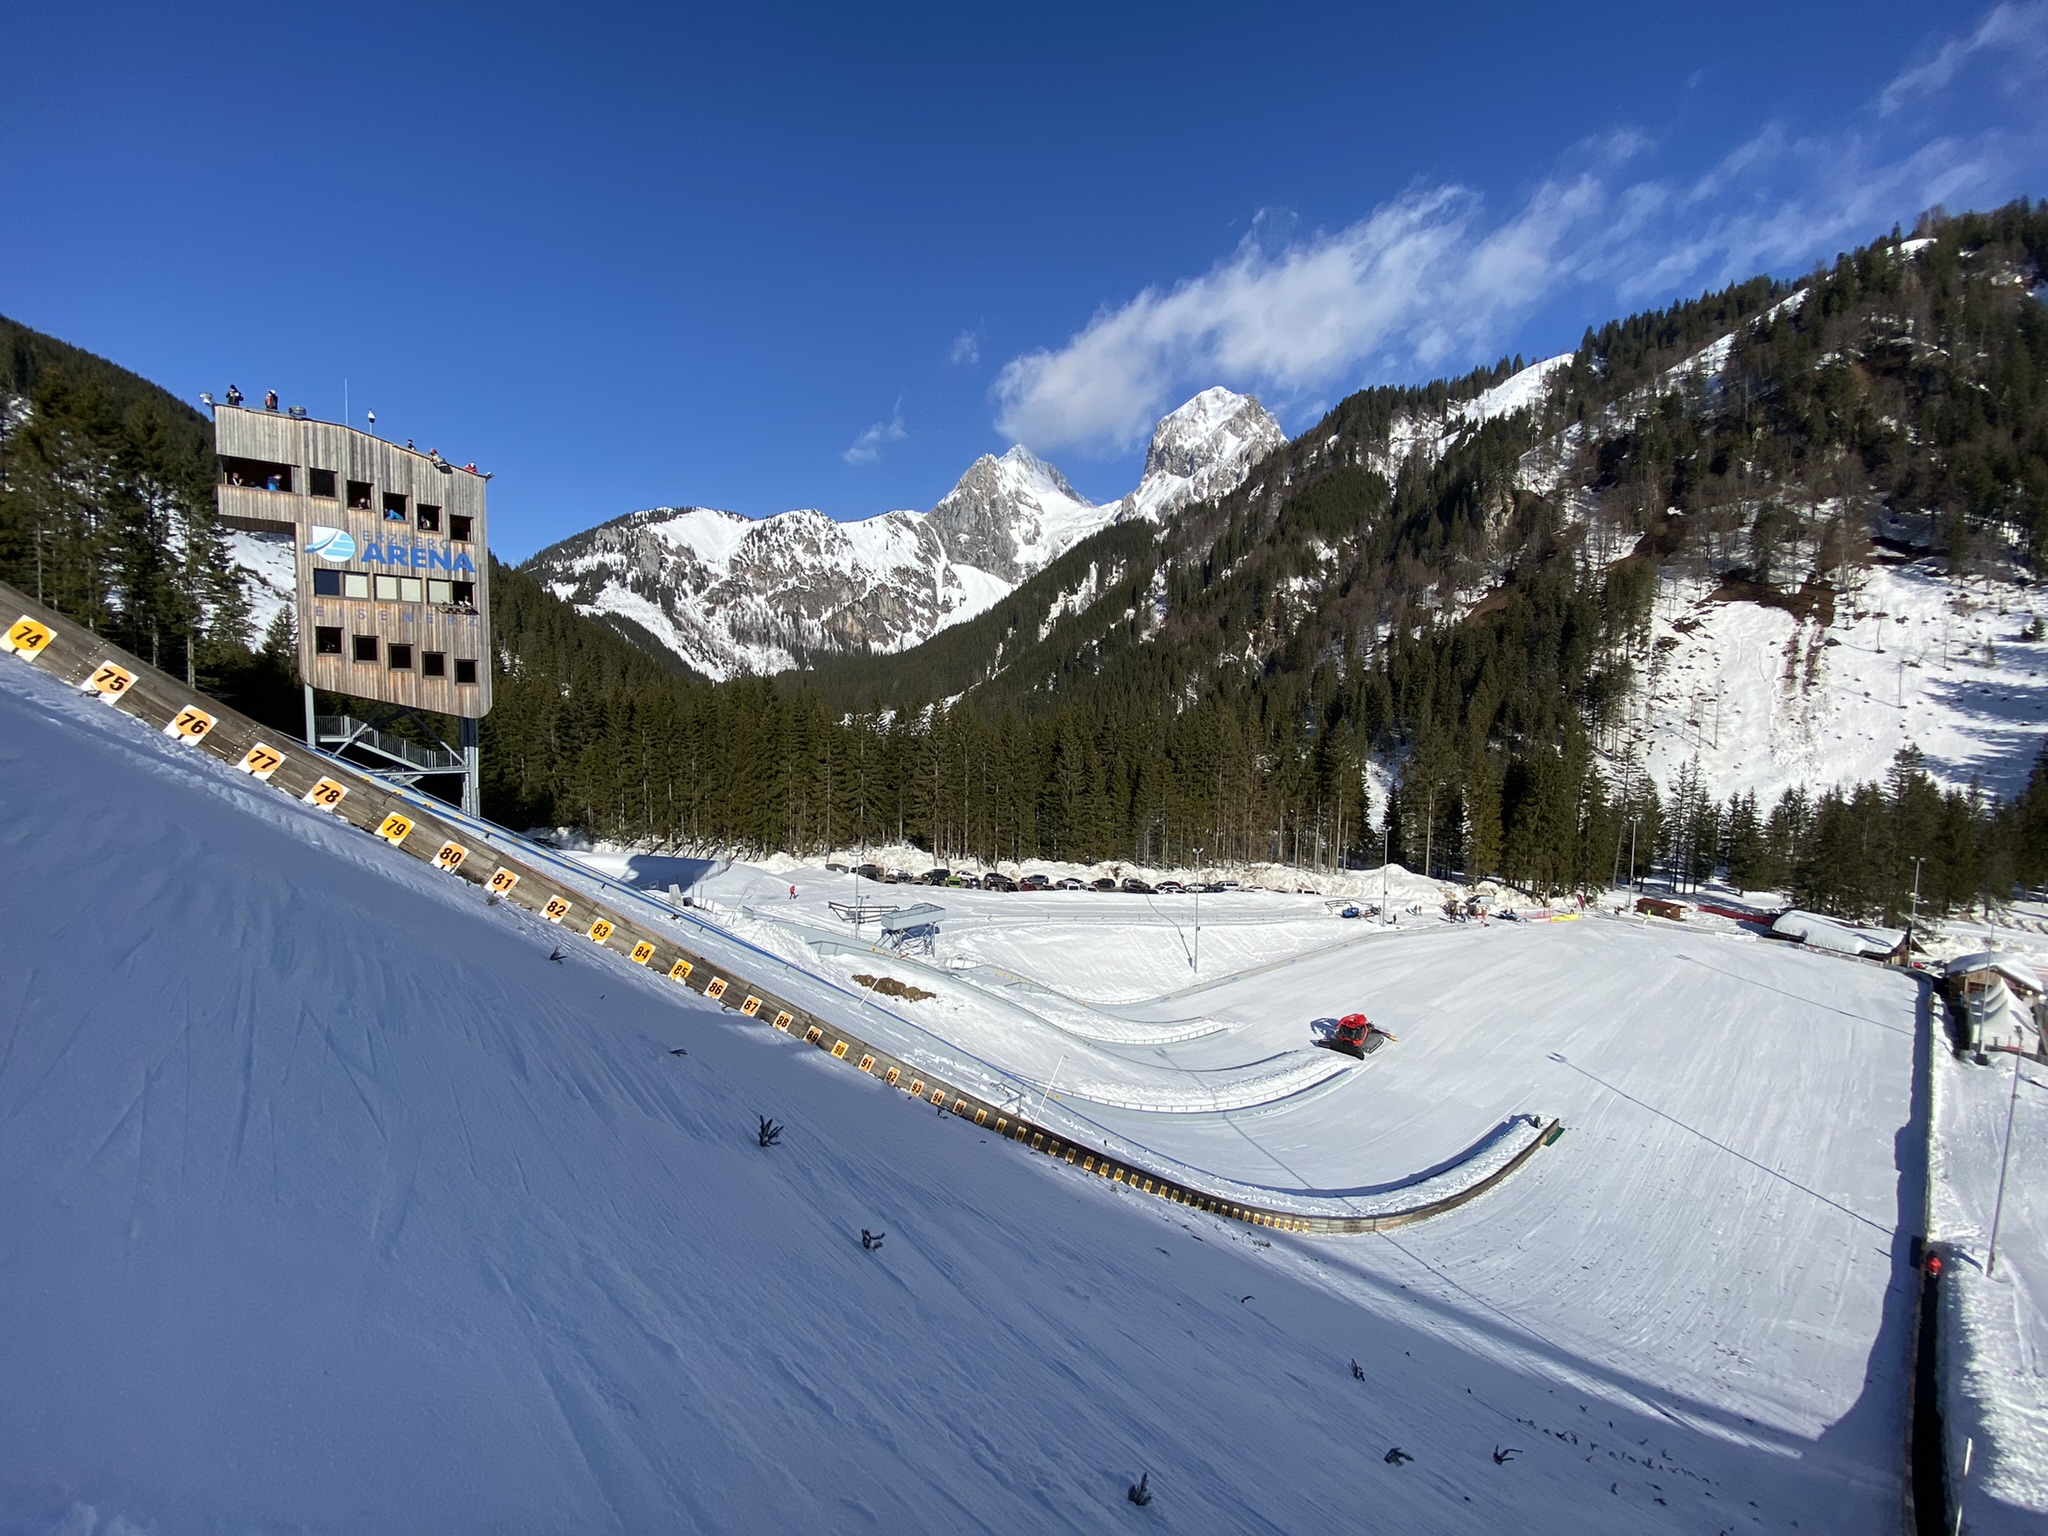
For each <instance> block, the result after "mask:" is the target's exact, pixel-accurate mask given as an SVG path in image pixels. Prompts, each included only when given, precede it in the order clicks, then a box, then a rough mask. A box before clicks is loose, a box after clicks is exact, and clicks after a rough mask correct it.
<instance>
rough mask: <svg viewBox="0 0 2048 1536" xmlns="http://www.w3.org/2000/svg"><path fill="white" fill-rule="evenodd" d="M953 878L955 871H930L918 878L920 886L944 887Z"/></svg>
mask: <svg viewBox="0 0 2048 1536" xmlns="http://www.w3.org/2000/svg"><path fill="white" fill-rule="evenodd" d="M952 878H953V871H951V870H950V869H928V870H926V871H925V872H924V873H923V874H922V875H919V876H918V877H917V879H918V884H920V885H944V884H945V883H946V882H947V881H948V880H950V879H952Z"/></svg>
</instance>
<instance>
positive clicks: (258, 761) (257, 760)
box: [235, 741, 284, 784]
mask: <svg viewBox="0 0 2048 1536" xmlns="http://www.w3.org/2000/svg"><path fill="white" fill-rule="evenodd" d="M235 766H236V767H237V768H239V769H241V770H242V772H244V773H246V774H248V775H249V777H250V778H252V779H255V780H257V781H258V782H260V783H264V784H267V783H269V782H270V776H271V775H272V774H273V773H275V772H277V770H278V769H280V768H282V767H283V766H284V754H283V753H282V752H280V751H278V750H277V748H275V747H270V746H265V745H264V744H263V743H262V742H260V741H259V742H257V743H256V745H255V746H253V747H251V748H250V749H249V750H248V751H246V752H244V753H243V754H242V760H241V761H240V762H239V763H237V764H235Z"/></svg>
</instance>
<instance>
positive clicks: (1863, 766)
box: [1628, 560, 2048, 807]
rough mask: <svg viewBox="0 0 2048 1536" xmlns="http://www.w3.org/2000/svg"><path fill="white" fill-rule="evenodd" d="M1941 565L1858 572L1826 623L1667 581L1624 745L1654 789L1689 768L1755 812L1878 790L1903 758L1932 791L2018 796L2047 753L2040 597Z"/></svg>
mask: <svg viewBox="0 0 2048 1536" xmlns="http://www.w3.org/2000/svg"><path fill="white" fill-rule="evenodd" d="M1943 564H1944V562H1941V561H1937V560H1927V561H1921V562H1917V563H1915V564H1910V565H1878V566H1873V567H1869V568H1867V569H1864V570H1861V571H1859V572H1858V573H1857V575H1856V583H1855V589H1854V590H1853V591H1851V592H1845V593H1840V594H1836V595H1835V597H1834V599H1833V601H1832V604H1831V607H1832V613H1831V615H1828V614H1826V612H1825V610H1823V609H1821V608H1820V607H1818V606H1814V607H1812V608H1811V609H1810V611H1807V612H1803V613H1795V612H1794V611H1793V610H1792V609H1790V608H1786V607H1767V606H1764V605H1761V604H1759V603H1756V602H1749V601H1730V600H1727V599H1726V598H1725V597H1724V596H1722V597H1717V596H1716V595H1715V592H1714V591H1713V590H1709V589H1708V588H1707V587H1706V586H1705V585H1704V584H1701V583H1692V584H1689V585H1688V584H1684V583H1680V582H1677V581H1672V582H1668V583H1667V584H1666V589H1665V594H1664V597H1663V600H1662V601H1660V603H1659V605H1658V616H1657V618H1656V620H1655V621H1654V624H1653V629H1652V633H1653V635H1654V639H1653V641H1652V645H1651V650H1650V659H1649V661H1648V662H1647V663H1646V665H1645V669H1644V671H1645V675H1644V678H1643V682H1642V687H1641V688H1640V690H1639V692H1638V695H1637V718H1636V721H1635V723H1634V726H1633V727H1632V729H1631V731H1630V733H1629V737H1628V739H1629V740H1631V741H1634V742H1637V743H1639V745H1640V747H1641V760H1642V761H1643V762H1644V763H1645V765H1646V766H1647V767H1648V768H1649V770H1650V772H1651V774H1652V776H1653V777H1654V778H1655V779H1656V780H1657V782H1658V783H1659V784H1662V785H1665V786H1669V785H1670V784H1672V783H1674V782H1675V781H1676V779H1677V776H1678V774H1679V772H1680V770H1681V769H1682V768H1683V767H1684V765H1685V764H1686V762H1687V760H1688V759H1690V758H1693V757H1697V758H1698V759H1699V765H1700V774H1701V778H1702V781H1703V782H1704V783H1705V784H1706V786H1707V787H1708V788H1709V789H1710V790H1711V791H1712V792H1713V793H1714V795H1715V796H1716V797H1717V798H1720V799H1726V797H1727V796H1729V795H1731V794H1741V793H1744V792H1747V791H1754V792H1755V794H1756V796H1757V801H1758V803H1759V805H1762V806H1766V807H1768V806H1769V805H1771V804H1773V803H1775V801H1776V800H1777V798H1778V796H1779V795H1781V794H1783V793H1784V791H1785V790H1787V789H1790V788H1792V787H1793V786H1795V785H1797V786H1801V787H1804V788H1806V789H1807V790H1809V791H1812V790H1816V789H1819V788H1821V787H1823V786H1826V785H1830V784H1860V783H1867V782H1871V781H1874V780H1880V779H1882V778H1883V777H1884V775H1885V772H1886V770H1887V769H1888V768H1889V767H1890V766H1891V763H1892V759H1893V758H1894V757H1895V756H1896V755H1897V753H1898V752H1899V750H1900V749H1901V748H1903V747H1913V748H1917V749H1918V750H1919V752H1920V753H1921V755H1922V756H1923V757H1924V758H1925V759H1926V767H1927V771H1928V772H1929V773H1930V774H1932V775H1933V776H1934V777H1935V778H1936V779H1937V780H1938V781H1939V782H1941V783H1943V784H1946V785H1951V786H1954V787H1956V788H1967V787H1968V786H1969V785H1970V784H1972V783H1976V784H1978V785H1980V786H1981V787H1982V788H1983V789H1985V790H1987V791H1989V792H1992V793H1995V794H1998V795H2001V796H2011V795H2014V794H2017V793H2018V792H2019V791H2020V790H2021V789H2022V788H2024V787H2025V785H2026V781H2027V775H2028V773H2029V772H2030V771H2031V769H2032V767H2033V764H2034V759H2035V757H2036V756H2037V755H2038V754H2039V752H2040V750H2041V748H2042V746H2043V744H2044V743H2048V642H2044V641H2043V640H2040V639H2031V640H2030V639H2028V638H2027V637H2026V630H2027V626H2028V623H2029V621H2030V620H2033V619H2036V618H2038V619H2039V620H2040V621H2041V622H2042V623H2043V624H2044V625H2048V596H2044V595H2043V594H2041V593H2039V592H2038V591H2036V590H2035V589H2033V588H2031V587H2020V586H2017V585H2014V584H2011V583H2007V582H2002V581H1982V580H1980V581H1973V582H1961V581H1956V580H1953V579H1951V578H1950V577H1949V576H1948V575H1947V574H1946V573H1945V572H1944V571H1943V570H1942V566H1943ZM1824 617H1831V619H1832V622H1827V623H1824V622H1823V618H1824Z"/></svg>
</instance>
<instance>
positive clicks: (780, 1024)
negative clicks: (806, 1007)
mask: <svg viewBox="0 0 2048 1536" xmlns="http://www.w3.org/2000/svg"><path fill="white" fill-rule="evenodd" d="M795 1022H796V1015H795V1014H793V1013H791V1012H790V1011H789V1010H788V1009H787V1008H785V1009H783V1010H782V1012H780V1013H778V1014H777V1015H775V1027H776V1028H777V1029H788V1028H789V1026H790V1025H792V1024H794V1023H795Z"/></svg>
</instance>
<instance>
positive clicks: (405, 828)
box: [377, 811, 412, 848]
mask: <svg viewBox="0 0 2048 1536" xmlns="http://www.w3.org/2000/svg"><path fill="white" fill-rule="evenodd" d="M377 835H378V836H379V837H381V838H383V839H384V841H385V842H387V843H389V844H390V845H391V846H392V847H394V848H396V847H397V846H398V845H399V844H400V843H402V842H404V841H405V840H406V838H408V837H410V836H411V835H412V818H411V817H410V816H401V815H399V814H398V812H396V811H393V812H392V813H391V814H390V815H389V816H386V817H385V818H384V820H383V821H381V822H380V823H378V826H377Z"/></svg>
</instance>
